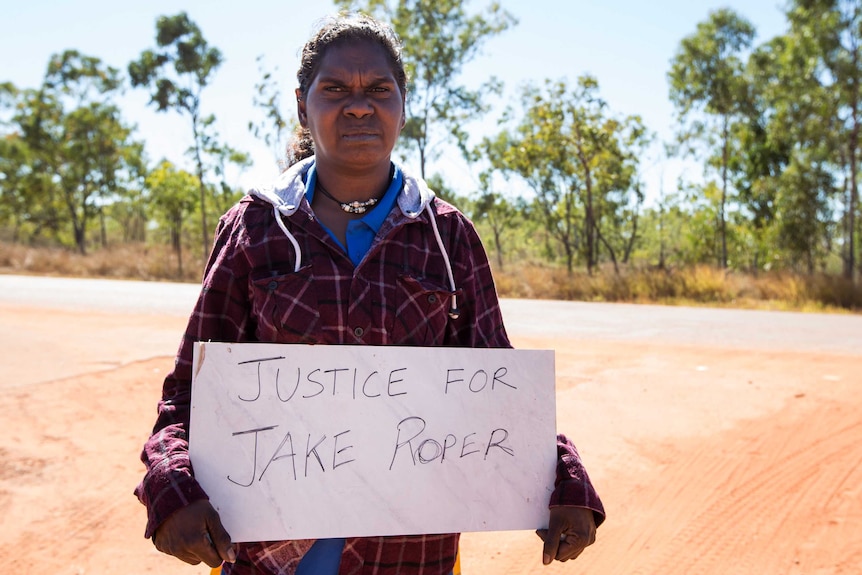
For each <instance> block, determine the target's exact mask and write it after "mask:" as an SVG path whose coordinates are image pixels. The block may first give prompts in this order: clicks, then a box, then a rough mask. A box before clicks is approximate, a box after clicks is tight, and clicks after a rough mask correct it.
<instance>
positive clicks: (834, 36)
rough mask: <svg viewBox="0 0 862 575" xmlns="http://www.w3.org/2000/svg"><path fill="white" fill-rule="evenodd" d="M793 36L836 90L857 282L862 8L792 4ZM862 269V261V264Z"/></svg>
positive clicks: (831, 2) (848, 244) (850, 265)
mask: <svg viewBox="0 0 862 575" xmlns="http://www.w3.org/2000/svg"><path fill="white" fill-rule="evenodd" d="M787 16H788V19H789V20H790V28H791V32H790V33H791V35H792V36H793V37H794V38H798V39H802V40H803V41H808V42H809V43H810V44H811V45H812V46H813V47H814V51H813V52H814V53H813V58H814V59H815V61H816V63H817V69H816V73H817V77H818V78H822V79H823V81H824V83H825V84H826V85H827V86H829V87H830V88H832V90H834V93H835V96H836V99H837V105H838V113H837V119H838V121H839V122H840V124H841V128H842V130H841V131H842V141H843V143H842V146H841V149H842V152H841V156H842V159H843V161H842V162H841V163H842V165H843V166H844V169H845V170H846V171H847V172H848V173H849V176H848V178H847V181H846V182H845V184H844V225H843V228H844V245H843V254H842V255H843V260H844V276H845V277H846V278H848V279H851V278H853V277H854V269H855V266H856V261H857V245H856V244H857V242H858V241H859V235H860V234H859V232H858V231H857V226H858V225H859V223H858V222H859V221H860V220H862V218H860V217H859V214H858V212H859V188H858V184H859V182H858V179H859V140H860V129H862V91H860V84H862V3H860V2H859V1H858V0H792V1H791V2H790V6H789V8H788V11H787ZM860 265H862V260H860Z"/></svg>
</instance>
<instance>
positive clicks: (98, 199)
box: [12, 50, 142, 254]
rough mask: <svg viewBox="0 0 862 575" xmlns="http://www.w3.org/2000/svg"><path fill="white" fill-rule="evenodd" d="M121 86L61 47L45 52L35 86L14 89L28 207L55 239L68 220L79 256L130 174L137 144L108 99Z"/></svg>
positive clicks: (94, 62)
mask: <svg viewBox="0 0 862 575" xmlns="http://www.w3.org/2000/svg"><path fill="white" fill-rule="evenodd" d="M121 85H122V78H121V77H120V74H119V71H118V70H116V69H115V68H112V67H110V66H105V65H104V64H103V63H102V61H101V60H100V59H99V58H95V57H92V56H85V55H83V54H81V53H80V52H78V51H76V50H67V51H65V52H63V53H61V54H55V55H53V56H52V57H51V58H50V60H49V62H48V67H47V71H46V73H45V76H44V80H43V82H42V85H41V86H40V87H39V89H37V90H25V91H23V92H22V93H21V94H20V96H19V102H18V104H17V107H16V112H15V114H14V115H13V118H12V121H13V122H14V123H16V124H17V128H18V134H19V137H20V139H21V141H22V142H23V143H24V144H26V149H27V151H28V156H27V161H28V162H29V167H28V168H27V170H26V173H27V175H28V177H27V180H26V182H21V185H22V186H26V187H27V188H28V191H27V195H28V208H30V209H31V210H32V211H33V212H34V213H35V214H37V217H39V218H47V220H48V221H49V222H52V223H51V224H50V225H51V226H52V227H53V228H54V229H55V233H57V234H58V237H59V232H60V229H61V228H62V226H63V223H64V222H65V223H68V224H69V225H70V226H71V232H72V237H73V241H74V244H75V246H76V247H77V248H78V250H79V251H80V252H81V253H82V254H83V253H85V252H86V242H87V229H88V225H89V223H90V221H91V220H92V219H93V218H94V217H96V216H97V215H98V214H99V213H100V211H101V209H102V207H103V206H104V205H105V204H106V203H109V202H110V201H113V200H115V199H116V196H117V192H118V190H120V189H121V188H122V185H121V183H122V182H124V181H126V180H127V179H128V178H130V177H132V176H131V173H132V171H133V169H134V165H135V163H136V162H138V159H139V156H140V153H141V149H142V148H141V146H140V145H137V144H136V143H135V142H134V141H133V140H132V138H131V135H132V128H130V127H129V126H127V125H126V124H125V123H124V122H123V120H122V117H121V115H120V111H119V108H118V107H117V106H116V105H115V104H114V102H113V96H114V95H115V94H116V93H117V92H118V90H119V89H120V88H121ZM61 214H62V215H61Z"/></svg>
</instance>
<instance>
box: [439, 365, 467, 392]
mask: <svg viewBox="0 0 862 575" xmlns="http://www.w3.org/2000/svg"><path fill="white" fill-rule="evenodd" d="M454 371H464V370H463V369H462V368H460V367H459V368H455V369H447V370H446V388H445V389H444V390H443V393H444V394H447V393H449V384H450V383H460V382H462V381H464V380H463V379H452V378H451V376H452V372H454Z"/></svg>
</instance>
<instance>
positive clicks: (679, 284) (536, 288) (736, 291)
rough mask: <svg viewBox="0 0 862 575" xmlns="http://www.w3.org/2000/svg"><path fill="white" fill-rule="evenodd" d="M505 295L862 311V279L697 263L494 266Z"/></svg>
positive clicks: (758, 307) (800, 309)
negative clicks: (590, 269)
mask: <svg viewBox="0 0 862 575" xmlns="http://www.w3.org/2000/svg"><path fill="white" fill-rule="evenodd" d="M495 278H496V281H497V290H498V291H499V292H500V294H501V295H502V296H504V297H519V298H538V299H563V300H578V301H605V302H628V303H661V304H668V305H709V306H720V307H736V308H757V309H776V310H795V311H855V312H862V285H859V284H853V282H850V281H848V280H845V279H843V278H840V277H834V276H824V275H817V276H800V275H795V274H791V273H787V272H775V273H762V274H758V275H756V276H755V275H751V274H743V273H739V272H731V271H725V270H720V269H716V268H713V267H709V266H695V267H691V268H685V269H677V270H657V269H629V270H625V271H622V272H621V273H620V274H619V275H617V274H615V273H614V272H613V270H612V269H607V268H606V269H602V270H601V271H599V272H597V273H595V274H593V275H592V276H590V275H588V274H587V273H586V272H585V271H576V272H575V273H573V274H572V275H569V274H568V273H566V271H565V270H564V269H560V268H553V267H545V266H536V265H524V266H509V268H508V269H507V270H506V271H505V272H499V271H498V272H496V273H495Z"/></svg>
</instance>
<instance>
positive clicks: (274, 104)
mask: <svg viewBox="0 0 862 575" xmlns="http://www.w3.org/2000/svg"><path fill="white" fill-rule="evenodd" d="M257 66H258V72H259V73H260V74H261V79H260V81H259V82H258V83H257V84H255V85H254V96H253V97H252V103H253V104H254V106H255V107H256V108H260V110H261V111H262V112H263V114H264V119H263V120H260V121H259V122H258V123H255V122H254V121H253V120H249V122H248V130H249V132H251V133H252V135H253V136H254V137H255V138H257V139H259V140H261V141H263V143H265V144H266V145H267V146H268V147H269V148H270V149H272V151H273V155H274V156H275V161H276V163H277V164H278V168H279V171H281V170H283V169H284V168H286V167H287V166H286V165H285V163H286V162H285V159H284V144H283V139H282V135H283V134H284V131H285V130H287V129H288V127H289V126H290V122H289V120H287V119H286V118H285V117H284V115H283V114H282V113H281V89H280V88H279V86H278V82H276V81H275V78H274V75H275V74H276V73H277V72H278V67H276V68H275V69H274V70H273V71H272V72H269V71H267V70H266V69H265V68H264V66H263V56H258V57H257Z"/></svg>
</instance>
